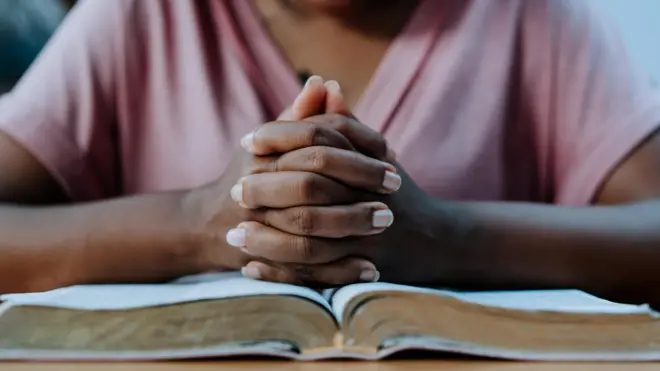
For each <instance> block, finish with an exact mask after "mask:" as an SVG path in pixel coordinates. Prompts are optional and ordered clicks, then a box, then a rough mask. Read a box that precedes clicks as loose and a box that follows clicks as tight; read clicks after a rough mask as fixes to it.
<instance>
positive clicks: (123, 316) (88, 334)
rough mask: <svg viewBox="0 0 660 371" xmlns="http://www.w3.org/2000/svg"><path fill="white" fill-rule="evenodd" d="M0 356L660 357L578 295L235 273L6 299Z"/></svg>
mask: <svg viewBox="0 0 660 371" xmlns="http://www.w3.org/2000/svg"><path fill="white" fill-rule="evenodd" d="M3 300H4V304H2V306H1V307H0V359H14V360H17V359H18V360H20V359H23V360H39V359H41V360H43V359H49V360H59V359H80V360H89V359H95V360H128V359H133V360H147V359H175V358H202V357H221V356H246V355H260V356H263V355H265V356H278V357H286V358H292V359H302V360H313V359H325V358H339V357H341V358H356V359H379V358H383V357H386V356H388V355H391V354H393V353H396V352H399V351H402V350H407V349H418V350H437V351H442V352H457V353H462V354H470V355H477V356H486V357H496V358H508V359H522V360H660V318H658V316H657V315H656V313H655V312H653V311H652V310H650V309H649V308H648V307H646V306H632V305H623V304H615V303H611V302H608V301H604V300H600V299H598V298H595V297H593V296H590V295H587V294H585V293H582V292H580V291H570V290H569V291H519V292H490V293H479V292H471V293H459V292H452V291H441V290H432V289H423V288H413V287H407V286H398V285H392V284H385V283H365V284H356V285H351V286H346V287H343V288H341V289H338V290H334V291H327V292H324V293H318V292H316V291H314V290H311V289H307V288H302V287H297V286H291V285H283V284H275V283H267V282H259V281H253V280H249V279H245V278H242V277H241V276H240V275H238V274H237V273H221V274H214V275H207V276H195V277H190V278H187V279H182V280H179V281H176V282H174V283H169V284H153V285H94V286H76V287H70V288H63V289H58V290H54V291H50V292H45V293H37V294H22V295H6V296H4V297H3Z"/></svg>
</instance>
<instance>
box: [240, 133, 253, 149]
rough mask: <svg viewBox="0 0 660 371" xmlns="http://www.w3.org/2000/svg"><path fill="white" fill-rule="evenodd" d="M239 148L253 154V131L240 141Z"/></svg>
mask: <svg viewBox="0 0 660 371" xmlns="http://www.w3.org/2000/svg"><path fill="white" fill-rule="evenodd" d="M241 147H243V149H245V150H246V151H248V152H250V153H254V131H253V132H251V133H250V134H248V135H246V136H244V137H243V139H241Z"/></svg>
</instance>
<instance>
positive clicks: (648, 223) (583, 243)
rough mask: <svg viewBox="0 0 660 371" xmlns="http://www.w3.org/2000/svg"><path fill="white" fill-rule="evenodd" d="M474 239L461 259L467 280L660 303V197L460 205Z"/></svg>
mask: <svg viewBox="0 0 660 371" xmlns="http://www.w3.org/2000/svg"><path fill="white" fill-rule="evenodd" d="M457 210H460V211H459V214H461V215H463V217H464V218H465V220H466V221H467V222H466V224H464V225H467V227H466V229H465V230H464V232H465V233H467V234H468V235H469V236H470V237H469V238H468V241H469V242H468V243H467V244H466V245H467V246H461V247H458V248H457V250H459V249H462V250H463V251H460V252H459V254H458V255H457V256H460V257H461V259H460V262H461V263H460V266H461V269H462V270H463V272H462V274H463V275H464V276H465V277H468V278H467V281H468V282H465V283H466V284H469V285H473V286H478V287H484V286H485V287H514V288H516V287H522V288H543V287H572V288H580V289H583V290H586V291H590V292H593V293H596V294H599V295H603V296H606V297H608V298H612V299H618V300H625V301H639V302H649V303H653V304H660V287H659V286H658V285H657V283H658V282H660V202H658V201H649V202H645V203H640V204H630V205H621V206H608V207H605V206H602V207H598V206H595V207H585V208H564V207H557V206H550V205H533V204H516V203H481V202H474V203H463V204H460V205H457Z"/></svg>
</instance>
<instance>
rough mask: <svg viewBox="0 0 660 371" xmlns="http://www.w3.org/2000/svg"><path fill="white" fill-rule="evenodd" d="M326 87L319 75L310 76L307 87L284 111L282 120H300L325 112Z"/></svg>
mask: <svg viewBox="0 0 660 371" xmlns="http://www.w3.org/2000/svg"><path fill="white" fill-rule="evenodd" d="M325 99H326V88H325V86H324V85H323V79H322V78H321V77H319V76H312V77H310V78H309V79H308V80H307V82H306V83H305V87H303V90H302V91H301V92H300V94H298V96H297V97H296V99H295V100H294V101H293V104H292V105H291V108H289V109H287V110H286V111H284V113H283V114H282V115H281V116H280V119H281V120H289V121H299V120H303V119H306V118H307V117H310V116H315V115H320V114H322V113H325V112H324V111H325Z"/></svg>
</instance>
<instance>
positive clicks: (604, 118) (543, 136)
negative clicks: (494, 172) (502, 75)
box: [521, 0, 660, 206]
mask: <svg viewBox="0 0 660 371" xmlns="http://www.w3.org/2000/svg"><path fill="white" fill-rule="evenodd" d="M523 3H524V4H525V5H524V7H525V11H524V12H523V14H524V15H523V21H522V28H521V35H522V36H521V39H522V40H521V54H522V65H523V77H522V81H523V85H524V87H523V89H522V90H523V91H524V94H525V96H524V97H523V99H524V100H526V101H527V103H528V104H529V106H530V111H531V112H532V117H533V121H534V123H533V124H534V131H535V133H536V143H537V147H538V153H537V158H538V163H539V172H540V173H541V174H540V177H541V179H542V180H541V182H542V184H543V186H544V188H545V189H546V190H549V191H547V192H546V193H547V194H550V195H551V196H550V197H549V198H550V199H552V200H553V201H554V202H555V203H557V204H561V205H571V206H581V205H587V204H589V203H590V202H592V201H593V199H594V197H595V196H596V194H597V192H598V191H599V189H600V187H601V186H602V183H603V182H604V181H605V180H606V178H607V177H608V175H609V174H610V173H611V172H612V171H613V170H615V168H616V167H617V166H618V165H619V164H620V163H621V162H622V161H623V160H624V159H625V158H626V157H627V156H628V155H629V154H631V152H632V151H634V150H635V149H636V148H637V147H638V146H639V145H640V144H642V142H644V141H645V140H646V139H647V138H649V136H651V135H652V134H653V133H654V132H655V131H656V130H657V129H658V127H659V126H660V95H659V94H658V91H657V89H656V88H655V87H654V84H653V81H652V79H651V78H650V76H649V75H646V74H645V73H644V71H640V70H638V68H637V66H636V63H634V61H633V60H632V58H630V56H629V54H628V50H627V47H626V45H625V44H624V42H623V41H622V39H621V38H620V35H619V30H618V28H617V27H616V26H615V25H614V24H613V23H611V22H610V20H609V19H608V18H607V17H605V16H603V15H602V14H600V12H599V9H598V8H597V5H596V3H594V2H591V1H589V0H584V1H582V0H581V1H573V0H543V1H523ZM649 47H651V45H649Z"/></svg>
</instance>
